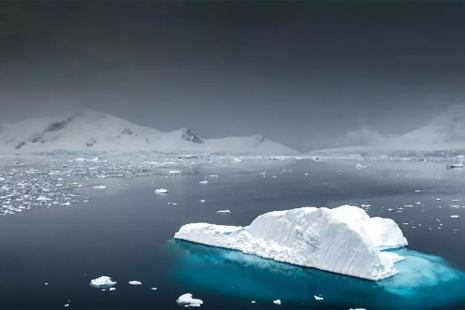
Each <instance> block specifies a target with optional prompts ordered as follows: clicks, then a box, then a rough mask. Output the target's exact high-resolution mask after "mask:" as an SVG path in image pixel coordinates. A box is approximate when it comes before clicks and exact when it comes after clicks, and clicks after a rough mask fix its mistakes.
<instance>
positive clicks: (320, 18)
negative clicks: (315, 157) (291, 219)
mask: <svg viewBox="0 0 465 310" xmlns="http://www.w3.org/2000/svg"><path fill="white" fill-rule="evenodd" d="M464 7H465V5H464V3H463V2H458V1H457V2H444V1H443V2H416V1H411V2H400V1H398V2H392V1H391V2H388V1H386V2H383V1H372V2H368V1H361V2H354V1H346V2H342V1H341V2H339V1H334V2H333V1H326V2H317V1H312V2H310V1H308V2H307V1H300V2H298V1H296V2H289V1H286V2H284V1H283V2H277V1H254V2H253V1H215V2H207V1H184V2H181V1H169V2H162V1H153V2H150V1H136V2H133V1H131V2H129V1H117V2H116V1H115V2H110V1H76V2H66V1H53V2H37V1H30V2H16V1H15V2H0V40H1V42H0V59H1V60H0V70H1V72H0V73H1V74H0V120H1V121H9V120H16V119H20V118H26V117H36V116H45V115H56V114H60V113H63V112H64V111H68V110H72V109H78V108H90V109H96V110H101V111H104V112H108V113H112V114H114V115H116V116H120V117H123V118H126V119H129V120H130V121H133V122H136V123H138V124H141V125H145V126H150V127H155V128H158V129H161V130H173V129H177V128H179V127H185V126H187V127H191V128H192V129H193V130H195V131H197V132H198V133H199V134H200V135H202V136H205V137H221V136H227V135H250V134H254V133H262V134H264V135H265V136H267V137H269V138H270V139H273V140H276V141H278V142H282V143H285V144H288V145H290V146H291V147H295V148H298V149H300V150H304V149H312V148H318V147H326V146H330V145H331V141H333V140H334V139H335V138H337V137H338V136H343V135H345V134H346V133H347V132H348V131H351V130H354V129H355V128H356V126H357V125H358V124H359V123H360V121H361V120H363V121H364V122H366V123H367V124H369V125H370V126H371V127H374V128H376V129H378V130H380V131H381V132H383V133H403V132H406V131H408V130H412V129H414V128H416V127H418V126H420V125H423V124H425V123H427V122H428V121H429V119H430V118H432V117H433V116H434V115H435V114H436V113H438V112H440V111H441V110H442V109H443V108H444V107H445V106H447V105H448V104H451V103H461V102H465V100H463V98H464V96H465V90H464V89H465V88H464V87H463V85H464V76H465V61H464V56H463V55H465V40H463V36H464V35H465V18H464V14H465V9H464ZM334 141H335V140H334Z"/></svg>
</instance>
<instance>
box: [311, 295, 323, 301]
mask: <svg viewBox="0 0 465 310" xmlns="http://www.w3.org/2000/svg"><path fill="white" fill-rule="evenodd" d="M313 297H314V298H315V300H323V297H320V296H316V295H314V296H313Z"/></svg>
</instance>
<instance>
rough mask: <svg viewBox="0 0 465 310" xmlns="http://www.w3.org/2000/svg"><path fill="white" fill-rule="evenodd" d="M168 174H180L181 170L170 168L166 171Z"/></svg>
mask: <svg viewBox="0 0 465 310" xmlns="http://www.w3.org/2000/svg"><path fill="white" fill-rule="evenodd" d="M168 174H181V171H179V170H171V171H170V172H168Z"/></svg>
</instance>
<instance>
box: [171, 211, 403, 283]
mask: <svg viewBox="0 0 465 310" xmlns="http://www.w3.org/2000/svg"><path fill="white" fill-rule="evenodd" d="M174 238H175V239H180V240H185V241H190V242H195V243H200V244H204V245H208V246H214V247H221V248H226V249H232V250H238V251H241V252H243V253H246V254H254V255H256V256H260V257H263V258H268V259H273V260H275V261H279V262H285V263H290V264H294V265H299V266H304V267H312V268H317V269H320V270H324V271H329V272H333V273H338V274H343V275H348V276H353V277H358V278H362V279H367V280H374V281H377V280H382V279H385V278H388V277H391V276H393V275H396V274H397V273H398V271H397V269H396V268H395V266H394V264H395V263H396V262H399V261H401V260H402V257H401V256H399V255H398V254H396V253H394V252H386V251H382V250H386V249H393V248H399V247H405V246H407V245H408V242H407V239H406V238H405V237H404V235H403V234H402V231H401V230H400V228H399V227H398V226H397V224H396V223H395V222H394V221H393V220H391V219H385V218H376V217H375V218H370V217H369V216H368V214H367V213H366V212H365V211H364V210H363V209H361V208H359V207H356V206H350V205H343V206H340V207H338V208H334V209H328V208H316V207H304V208H297V209H291V210H285V211H274V212H269V213H265V214H263V215H260V216H258V217H257V218H256V219H255V220H254V221H253V222H252V223H251V224H250V225H249V226H246V227H241V226H225V225H214V224H208V223H193V224H187V225H184V226H182V227H181V228H180V230H179V231H178V232H177V233H176V234H175V235H174Z"/></svg>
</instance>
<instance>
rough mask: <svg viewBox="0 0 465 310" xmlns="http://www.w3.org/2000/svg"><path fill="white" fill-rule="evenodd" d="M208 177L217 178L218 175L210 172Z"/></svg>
mask: <svg viewBox="0 0 465 310" xmlns="http://www.w3.org/2000/svg"><path fill="white" fill-rule="evenodd" d="M208 177H209V178H210V179H218V178H219V177H220V176H219V175H217V174H210V175H209V176H208Z"/></svg>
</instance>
